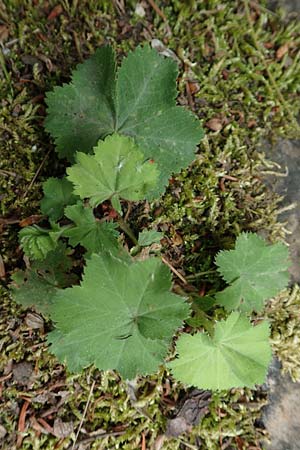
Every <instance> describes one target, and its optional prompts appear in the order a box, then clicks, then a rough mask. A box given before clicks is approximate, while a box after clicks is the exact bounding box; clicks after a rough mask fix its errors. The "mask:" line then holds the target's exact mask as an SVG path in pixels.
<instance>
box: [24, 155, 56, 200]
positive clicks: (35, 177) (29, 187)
mask: <svg viewBox="0 0 300 450" xmlns="http://www.w3.org/2000/svg"><path fill="white" fill-rule="evenodd" d="M50 152H51V149H50V150H48V152H47V153H46V155H45V156H44V159H43V161H42V162H41V164H40V165H39V167H38V169H37V171H36V172H35V174H34V177H33V178H32V180H31V181H30V183H29V186H28V188H27V189H26V191H25V193H24V194H23V198H25V197H26V195H27V194H28V192H29V191H30V189H31V188H32V186H33V184H34V182H35V180H36V179H37V177H38V176H39V174H40V171H41V170H42V168H43V166H44V164H45V162H46V160H47V158H48V156H49V155H50Z"/></svg>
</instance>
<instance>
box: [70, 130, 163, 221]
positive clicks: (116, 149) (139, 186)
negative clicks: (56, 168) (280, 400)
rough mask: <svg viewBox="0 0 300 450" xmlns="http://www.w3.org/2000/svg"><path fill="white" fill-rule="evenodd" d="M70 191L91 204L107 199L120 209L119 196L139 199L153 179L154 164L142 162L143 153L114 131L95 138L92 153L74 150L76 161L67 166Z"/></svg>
mask: <svg viewBox="0 0 300 450" xmlns="http://www.w3.org/2000/svg"><path fill="white" fill-rule="evenodd" d="M67 173H68V179H69V180H70V181H72V183H73V184H74V192H75V193H76V194H78V195H79V196H80V197H81V198H82V199H84V198H86V197H87V198H89V199H90V204H91V205H92V206H94V207H95V206H97V205H99V204H100V203H102V202H103V201H104V200H108V199H110V200H111V201H112V204H113V206H114V208H115V209H116V210H117V211H118V212H119V213H121V206H120V203H119V201H120V200H119V199H120V198H123V199H126V200H132V201H136V200H143V199H145V198H148V191H149V189H151V188H152V187H153V186H154V185H155V183H156V181H157V169H156V165H155V164H152V163H150V162H144V156H143V154H142V153H141V152H140V151H139V149H138V148H137V147H136V145H135V144H134V141H133V140H132V139H130V138H127V137H125V136H119V135H117V134H114V135H112V136H108V137H107V138H106V139H105V141H104V142H102V141H99V143H98V145H97V147H95V148H94V155H86V154H85V153H77V164H75V165H74V166H72V167H69V168H68V169H67Z"/></svg>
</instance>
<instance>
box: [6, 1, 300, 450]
mask: <svg viewBox="0 0 300 450" xmlns="http://www.w3.org/2000/svg"><path fill="white" fill-rule="evenodd" d="M100 3H101V5H99V2H98V1H96V0H92V1H88V0H83V1H80V2H75V1H74V2H66V1H59V2H57V1H56V0H50V1H48V2H44V1H42V0H37V1H36V0H26V1H13V0H11V1H7V2H6V3H5V6H3V5H1V6H0V11H1V18H2V20H3V23H4V26H5V27H6V28H7V36H6V38H4V44H3V45H4V53H3V58H1V60H0V70H1V72H2V74H3V77H2V78H1V77H0V78H1V81H0V95H1V98H3V99H4V100H2V109H1V112H0V127H1V130H2V131H3V137H4V140H3V145H2V149H1V152H2V153H1V162H0V196H1V215H2V217H1V220H2V221H1V222H0V225H1V226H2V227H3V233H2V235H1V238H0V239H1V241H0V246H1V254H2V256H3V260H4V264H5V268H6V271H7V275H9V274H10V272H11V271H12V270H13V269H14V268H16V267H17V266H18V265H19V264H20V263H21V256H22V255H21V253H20V251H19V250H18V249H17V232H18V230H19V226H18V222H19V220H20V219H23V218H26V217H28V216H30V215H31V214H39V209H38V200H39V198H40V196H41V182H42V181H43V180H44V179H45V178H46V177H47V176H49V175H53V174H54V173H55V174H57V175H59V174H61V173H62V172H63V170H64V164H63V162H58V160H57V158H56V156H55V152H54V148H53V146H52V144H51V142H50V140H49V136H47V135H46V133H44V131H43V128H42V125H43V119H44V115H45V106H44V101H43V99H44V94H45V92H46V91H47V90H49V89H51V88H52V87H53V86H54V85H56V84H60V83H63V82H65V81H67V80H68V77H69V75H70V72H71V70H72V68H74V66H75V65H76V64H77V63H78V62H80V61H82V60H83V59H85V58H86V57H88V56H89V55H90V54H91V53H92V52H93V51H94V49H95V48H96V47H98V46H99V45H102V44H104V43H110V44H112V45H113V46H114V47H115V48H116V49H117V52H118V55H119V57H121V56H122V55H123V54H125V53H126V52H127V51H128V50H129V49H132V48H134V47H135V46H136V45H137V44H138V43H139V42H143V41H149V40H151V39H153V38H158V39H160V40H161V41H162V43H163V44H164V45H166V47H168V48H170V49H172V50H173V52H175V53H176V55H177V56H178V58H179V64H180V77H179V89H180V96H179V102H180V103H181V104H189V107H190V109H192V110H194V112H195V113H196V114H198V116H199V118H200V119H201V120H202V121H203V125H204V126H205V128H206V138H205V139H204V140H203V141H202V143H201V145H200V149H199V155H198V157H197V159H196V161H195V163H194V164H193V165H192V166H191V167H190V168H189V169H188V170H185V171H183V172H182V173H181V174H180V175H178V176H176V177H174V178H173V179H172V180H171V184H170V187H169V189H168V191H167V193H166V195H165V196H164V199H163V201H162V202H161V204H160V205H159V206H158V205H156V207H155V208H154V210H153V217H154V218H155V220H156V223H157V226H159V227H161V228H163V229H164V230H166V234H167V239H166V242H165V250H166V252H167V254H168V256H169V257H170V259H171V260H172V264H174V266H176V267H177V268H181V269H183V270H184V271H185V273H186V275H187V276H189V275H190V276H192V277H194V276H195V277H196V278H195V280H196V281H195V283H194V284H195V286H196V287H197V288H198V289H199V290H201V291H205V290H209V289H210V288H217V287H218V280H217V279H216V277H215V275H214V274H213V273H211V272H210V271H211V270H213V259H214V255H215V253H216V252H217V251H218V250H220V249H221V248H228V247H230V246H231V245H232V242H233V240H234V238H235V236H236V235H237V234H238V233H239V232H240V231H242V230H252V231H256V230H263V231H264V233H265V234H266V235H267V236H269V237H270V238H271V239H282V238H284V229H283V227H282V225H281V224H278V223H277V212H276V211H277V207H278V203H279V201H280V199H279V198H278V197H277V196H275V195H273V194H272V193H270V192H269V191H268V190H267V188H266V187H265V186H264V184H263V181H262V178H263V172H264V170H265V169H267V170H268V169H269V168H270V163H269V162H268V161H266V160H265V158H264V155H263V153H262V152H261V150H263V149H262V148H261V142H262V138H266V137H272V136H276V135H282V134H284V135H285V136H288V137H294V136H296V135H297V133H298V131H297V126H295V121H294V120H293V119H292V118H294V117H296V116H297V114H298V113H299V106H300V105H299V103H298V102H296V101H295V100H296V95H297V89H298V87H297V86H299V74H300V62H299V50H298V49H299V41H300V24H299V23H296V22H291V23H287V22H286V21H285V20H283V18H282V16H281V15H280V14H271V13H270V12H269V11H268V10H266V9H265V8H264V6H263V5H261V4H260V5H259V6H258V5H256V4H254V3H253V2H251V5H250V10H249V11H248V10H247V11H246V10H245V4H246V2H236V1H234V0H230V1H227V2H225V3H224V4H220V2H218V1H217V0H205V1H203V2H202V1H201V2H197V1H189V2H188V1H187V2H180V1H177V0H173V1H172V2H156V3H157V4H158V6H159V7H160V10H161V12H162V14H160V15H159V14H157V13H156V12H155V11H154V9H153V8H152V7H151V6H150V5H147V4H145V5H144V8H145V17H144V18H141V17H139V16H137V15H135V13H134V11H135V5H136V2H128V5H127V7H126V8H125V9H124V10H122V8H123V7H122V2H111V1H104V2H100ZM2 31H4V30H3V29H2ZM284 46H285V47H284ZM280 49H281V51H280V52H279V50H280ZM280 53H281V54H282V56H280ZM270 74H271V76H270ZM278 92H279V94H280V95H278ZM282 99H283V101H282ZM291 116H292V118H291ZM214 130H215V131H214ZM146 220H149V218H148V217H147V218H146ZM203 271H204V272H207V271H209V273H207V274H204V275H203V274H202V275H201V274H200V275H199V272H201V273H202V272H203ZM5 281H7V280H5ZM4 284H7V283H6V282H5V283H4ZM297 292H298V291H297ZM285 295H287V297H284V298H286V299H287V298H292V296H290V295H289V294H288V293H286V294H283V296H285ZM1 298H2V311H3V313H2V314H1V325H0V326H1V334H2V335H3V338H2V340H1V343H2V355H3V357H2V359H1V371H2V372H3V376H4V377H5V379H4V381H3V382H4V389H3V394H2V398H1V402H2V405H1V408H2V410H3V411H5V414H4V415H3V417H2V425H3V426H4V428H5V429H6V431H7V435H6V437H5V442H4V441H3V442H4V443H3V446H4V447H3V448H4V449H6V448H14V446H15V443H16V440H17V436H18V432H17V429H18V419H19V417H20V411H21V408H22V406H23V405H24V402H25V401H26V400H25V399H26V398H27V399H29V400H30V405H29V407H28V412H27V415H26V421H25V429H24V435H23V440H22V444H21V448H23V449H46V450H47V449H49V450H50V449H53V448H54V447H55V446H56V447H57V448H58V447H60V448H67V447H68V446H69V445H70V443H71V442H72V441H74V440H75V433H76V431H77V429H78V427H79V424H80V420H81V418H82V415H83V412H84V408H85V405H86V403H87V401H88V398H89V393H90V387H91V384H92V380H95V382H96V384H95V388H94V390H93V392H92V395H91V397H90V402H89V407H88V409H87V414H86V417H85V419H84V423H83V428H82V433H81V434H80V436H79V441H80V440H82V441H83V443H84V440H86V441H85V442H86V444H87V445H88V446H90V448H93V449H96V448H97V449H100V448H103V449H108V448H111V449H115V448H120V449H121V448H122V449H136V448H141V446H142V442H143V436H144V437H145V440H146V444H147V448H148V447H149V448H151V446H152V447H154V446H155V445H156V446H157V447H158V446H159V442H162V440H164V442H163V443H162V448H164V449H166V450H168V449H170V450H173V449H174V450H176V449H182V448H199V446H205V448H209V449H220V448H221V447H222V446H228V448H233V449H234V448H236V449H241V448H251V446H252V447H253V446H256V447H257V448H259V447H260V446H261V440H262V439H263V438H264V436H265V431H264V430H263V429H262V428H261V427H260V426H259V421H258V419H259V415H260V410H261V408H262V406H263V405H264V403H265V398H266V395H265V393H264V392H262V391H259V390H258V391H256V392H250V391H244V390H235V391H232V392H230V393H229V392H228V393H221V394H215V395H214V396H213V398H212V402H211V405H210V410H209V413H208V414H207V415H206V416H205V417H204V418H203V420H202V423H201V424H200V426H198V427H195V428H194V430H193V431H192V432H191V433H190V434H186V435H183V436H181V437H180V438H178V439H167V438H164V437H163V436H162V435H163V433H164V431H165V427H166V421H167V419H168V418H170V417H172V416H173V415H174V414H176V408H177V404H178V402H179V401H180V400H181V398H182V397H183V396H184V395H185V393H186V392H185V391H184V389H183V388H182V387H181V386H179V385H177V384H172V381H171V380H170V378H169V375H168V374H167V373H166V372H162V373H160V374H158V375H156V376H153V377H147V378H144V379H141V380H138V385H137V392H136V397H137V400H135V401H132V400H130V396H129V395H128V386H127V385H126V384H125V383H124V382H122V381H121V380H120V379H119V377H118V376H117V375H116V374H115V373H113V372H109V373H106V374H102V373H99V372H97V371H95V370H93V369H88V370H86V371H85V372H84V373H83V374H81V375H79V376H76V377H75V376H70V375H69V374H68V373H66V371H65V370H64V368H63V367H62V366H61V365H59V364H57V362H56V360H55V359H54V358H53V357H52V356H51V355H50V354H49V353H48V352H47V350H46V345H45V334H44V331H46V330H47V329H48V328H49V326H50V324H49V323H47V322H44V326H43V328H39V329H36V328H32V327H30V326H29V325H28V323H30V321H28V317H27V314H28V313H25V312H22V311H21V309H20V308H18V307H16V306H15V305H14V303H13V302H12V301H11V299H10V298H9V294H8V292H7V289H6V288H3V289H2V288H1ZM298 299H299V296H298V293H297V295H296V296H295V297H294V300H292V301H290V300H289V301H290V303H288V302H289V301H288V300H287V302H286V306H287V310H288V311H289V318H291V323H294V328H292V329H291V328H289V320H287V317H286V316H285V315H284V314H283V310H282V308H281V306H280V301H279V300H276V299H275V300H274V301H272V302H275V303H274V305H276V307H275V306H274V314H273V310H272V308H271V307H270V310H268V317H269V318H270V320H271V321H272V328H273V330H274V331H273V345H274V349H275V352H277V354H278V355H279V357H281V356H280V355H282V357H281V360H282V364H283V366H284V367H287V365H286V364H287V361H288V367H289V368H288V370H289V371H290V373H291V374H292V375H293V376H294V378H296V377H298V372H297V371H296V370H298V369H297V367H298V366H297V364H296V363H295V361H293V360H292V359H291V358H290V354H294V355H296V354H297V351H299V350H297V348H296V339H294V336H297V333H298V331H297V327H296V323H297V316H296V305H297V302H298V301H299V300H298ZM271 304H272V303H271ZM276 330H280V338H279V337H278V336H276V333H277V332H278V331H276ZM285 345H287V346H288V347H289V349H290V354H288V353H287V352H285V351H284V348H285ZM23 361H27V362H29V363H30V364H31V365H32V368H33V379H32V381H31V382H30V383H29V384H28V385H22V384H19V383H18V381H17V380H16V379H15V378H14V376H13V375H12V373H13V372H12V370H11V368H12V366H13V365H14V364H18V363H22V362H23ZM57 418H60V419H61V420H62V421H63V422H64V423H67V424H70V423H72V427H73V428H72V429H73V432H72V433H71V435H70V436H69V437H67V438H61V437H57V436H54V435H53V426H54V422H55V419H57ZM40 419H43V420H45V421H46V423H47V424H48V425H49V427H50V428H48V432H46V430H45V428H43V427H44V426H45V423H44V425H42V424H43V422H41V421H38V420H40ZM49 429H50V430H51V429H52V431H50V432H49ZM102 429H103V430H104V432H106V433H107V435H106V436H104V437H103V436H102V437H101V438H97V437H96V435H95V434H91V433H95V432H96V431H97V430H98V431H99V432H100V431H101V430H102Z"/></svg>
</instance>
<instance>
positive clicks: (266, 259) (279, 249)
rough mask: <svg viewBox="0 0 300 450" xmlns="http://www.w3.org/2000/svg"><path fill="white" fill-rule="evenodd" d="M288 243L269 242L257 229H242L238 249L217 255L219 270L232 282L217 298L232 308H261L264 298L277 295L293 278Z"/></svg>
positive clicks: (237, 243)
mask: <svg viewBox="0 0 300 450" xmlns="http://www.w3.org/2000/svg"><path fill="white" fill-rule="evenodd" d="M288 257H289V254H288V249H287V247H286V246H285V245H284V244H282V243H280V242H278V243H276V244H273V245H267V243H266V242H265V241H264V240H263V239H262V238H260V237H259V236H257V235H256V234H254V233H242V234H241V235H240V236H239V237H238V238H237V241H236V245H235V249H234V250H225V251H221V252H220V253H219V254H218V255H217V257H216V264H217V266H218V272H220V274H221V275H222V276H223V278H224V280H225V281H227V283H229V284H230V286H229V287H227V288H226V289H224V291H222V292H219V293H217V294H216V301H217V302H218V304H220V305H223V306H224V307H225V308H226V309H227V310H228V311H231V310H233V309H239V310H240V311H244V312H250V311H253V310H256V311H260V310H261V309H262V308H263V306H264V301H265V300H267V299H269V298H271V297H273V296H274V295H277V294H278V293H279V292H280V291H281V290H282V289H284V288H285V287H286V286H287V284H288V281H289V273H288V270H287V269H288V267H289V261H288Z"/></svg>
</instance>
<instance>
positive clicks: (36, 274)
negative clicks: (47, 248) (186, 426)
mask: <svg viewBox="0 0 300 450" xmlns="http://www.w3.org/2000/svg"><path fill="white" fill-rule="evenodd" d="M71 267H72V262H71V260H70V258H69V257H68V256H67V249H66V246H65V245H64V244H61V243H59V245H58V247H57V248H56V249H55V250H54V251H51V252H50V253H48V255H47V259H46V260H44V261H39V262H34V263H33V264H32V266H31V268H27V269H26V270H18V271H17V272H15V273H14V274H13V275H12V277H11V278H12V281H13V282H12V284H11V291H12V296H13V299H14V300H15V301H16V302H17V303H19V304H21V305H22V306H23V307H24V308H29V307H34V308H35V309H36V310H37V311H38V312H41V313H42V314H45V315H47V314H48V312H49V306H50V304H51V303H52V299H53V296H54V295H55V293H56V292H57V290H58V289H59V288H65V287H67V286H70V285H71V284H72V283H74V282H75V281H76V280H77V277H75V275H74V274H70V273H69V271H70V269H71Z"/></svg>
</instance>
